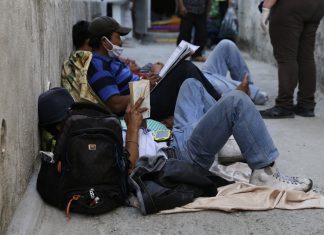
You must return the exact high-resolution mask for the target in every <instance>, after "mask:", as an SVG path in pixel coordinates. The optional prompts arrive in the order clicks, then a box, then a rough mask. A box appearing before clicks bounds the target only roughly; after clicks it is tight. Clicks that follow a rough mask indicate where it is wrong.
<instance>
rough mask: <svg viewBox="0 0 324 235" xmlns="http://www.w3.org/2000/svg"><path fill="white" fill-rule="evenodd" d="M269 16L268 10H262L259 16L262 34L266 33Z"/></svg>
mask: <svg viewBox="0 0 324 235" xmlns="http://www.w3.org/2000/svg"><path fill="white" fill-rule="evenodd" d="M269 16H270V9H269V8H264V7H263V8H262V14H261V28H262V30H263V32H265V33H266V32H268V30H269Z"/></svg>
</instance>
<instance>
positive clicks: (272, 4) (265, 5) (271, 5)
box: [263, 0, 277, 9]
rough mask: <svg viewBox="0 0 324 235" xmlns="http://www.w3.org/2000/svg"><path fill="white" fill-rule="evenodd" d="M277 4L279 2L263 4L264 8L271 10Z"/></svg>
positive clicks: (271, 0)
mask: <svg viewBox="0 0 324 235" xmlns="http://www.w3.org/2000/svg"><path fill="white" fill-rule="evenodd" d="M276 3H277V0H265V1H264V2H263V7H264V8H268V9H271V8H272V7H273V6H274V5H275V4H276Z"/></svg>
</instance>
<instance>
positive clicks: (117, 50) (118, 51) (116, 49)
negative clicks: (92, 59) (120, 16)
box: [103, 37, 124, 58]
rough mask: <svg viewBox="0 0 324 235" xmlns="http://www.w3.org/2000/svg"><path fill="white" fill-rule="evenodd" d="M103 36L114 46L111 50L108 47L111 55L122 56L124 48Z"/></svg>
mask: <svg viewBox="0 0 324 235" xmlns="http://www.w3.org/2000/svg"><path fill="white" fill-rule="evenodd" d="M103 38H104V39H105V40H106V41H107V42H108V43H109V44H110V45H111V46H112V49H111V50H109V49H107V48H106V50H107V52H108V55H109V57H112V58H118V57H119V56H121V54H123V51H124V48H121V47H119V46H117V45H114V44H112V42H111V41H110V40H109V39H108V38H106V37H103Z"/></svg>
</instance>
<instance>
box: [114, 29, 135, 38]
mask: <svg viewBox="0 0 324 235" xmlns="http://www.w3.org/2000/svg"><path fill="white" fill-rule="evenodd" d="M131 30H132V29H131V28H127V27H119V28H118V30H117V31H116V32H117V33H119V34H120V35H121V36H125V35H127V34H129V32H130V31H131Z"/></svg>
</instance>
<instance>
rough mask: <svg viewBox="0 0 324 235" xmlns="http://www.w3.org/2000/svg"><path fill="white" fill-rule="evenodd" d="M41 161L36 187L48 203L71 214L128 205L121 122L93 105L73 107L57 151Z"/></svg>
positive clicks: (66, 120)
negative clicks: (50, 158)
mask: <svg viewBox="0 0 324 235" xmlns="http://www.w3.org/2000/svg"><path fill="white" fill-rule="evenodd" d="M54 162H55V163H54V164H51V163H49V162H46V161H44V160H42V166H41V170H40V173H39V176H38V180H37V189H38V191H39V193H40V195H41V196H42V198H43V199H44V200H45V201H46V202H47V203H49V204H51V205H53V206H56V207H59V208H61V209H66V212H67V215H68V214H69V212H70V211H71V212H77V213H84V214H100V213H104V212H108V211H111V210H113V209H115V208H116V207H118V206H121V205H123V204H124V203H125V201H126V198H127V194H128V184H127V178H128V155H127V154H126V152H125V151H124V149H123V140H122V127H121V124H120V121H119V120H118V118H117V117H116V116H115V115H112V114H110V112H109V111H107V110H104V109H102V108H101V107H99V106H98V105H95V104H91V103H76V104H74V105H72V107H71V110H70V111H69V113H68V116H67V118H66V119H65V121H64V125H63V127H62V132H61V134H60V136H59V137H58V140H57V143H56V146H55V149H54Z"/></svg>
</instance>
